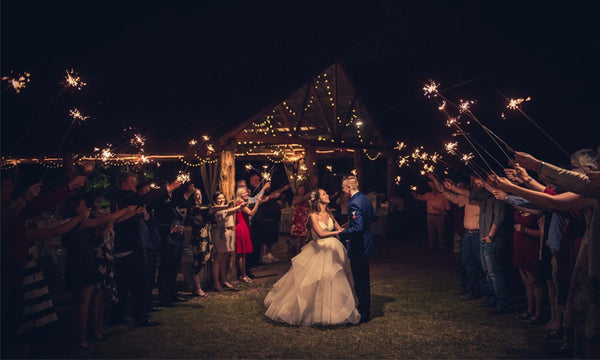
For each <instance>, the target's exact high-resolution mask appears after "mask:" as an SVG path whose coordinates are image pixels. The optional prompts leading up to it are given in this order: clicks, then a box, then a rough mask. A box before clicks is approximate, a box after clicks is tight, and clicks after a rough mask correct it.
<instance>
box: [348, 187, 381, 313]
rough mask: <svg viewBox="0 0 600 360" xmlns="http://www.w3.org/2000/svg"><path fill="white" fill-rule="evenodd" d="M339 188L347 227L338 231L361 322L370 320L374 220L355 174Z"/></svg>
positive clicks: (375, 215) (373, 212)
mask: <svg viewBox="0 0 600 360" xmlns="http://www.w3.org/2000/svg"><path fill="white" fill-rule="evenodd" d="M342 191H343V192H344V193H346V194H347V195H348V196H349V198H350V201H349V202H348V228H347V229H346V230H344V231H342V232H340V234H339V236H340V239H341V240H345V242H346V246H347V248H348V257H349V258H350V265H351V267H352V277H353V278H354V289H355V290H356V295H357V296H358V312H359V313H360V321H361V322H366V321H369V320H371V283H370V279H369V276H370V275H369V259H370V258H371V256H372V255H373V235H372V234H371V221H372V220H375V219H377V214H376V213H375V211H374V210H373V206H372V205H371V201H370V200H369V198H368V197H367V196H366V195H364V194H362V193H361V192H359V191H358V180H357V179H356V176H347V177H345V178H344V180H342Z"/></svg>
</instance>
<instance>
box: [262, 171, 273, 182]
mask: <svg viewBox="0 0 600 360" xmlns="http://www.w3.org/2000/svg"><path fill="white" fill-rule="evenodd" d="M261 176H262V178H263V180H264V181H271V173H269V172H266V171H265V172H263V173H262V174H261Z"/></svg>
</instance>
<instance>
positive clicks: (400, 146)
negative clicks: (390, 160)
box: [394, 141, 406, 151]
mask: <svg viewBox="0 0 600 360" xmlns="http://www.w3.org/2000/svg"><path fill="white" fill-rule="evenodd" d="M405 147H406V144H405V143H404V141H402V142H400V141H396V146H395V147H394V150H398V151H400V150H402V149H404V148H405Z"/></svg>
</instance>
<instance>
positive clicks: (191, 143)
mask: <svg viewBox="0 0 600 360" xmlns="http://www.w3.org/2000/svg"><path fill="white" fill-rule="evenodd" d="M197 143H198V141H197V140H196V139H192V140H190V142H189V143H188V144H190V145H192V146H194V145H196V144H197Z"/></svg>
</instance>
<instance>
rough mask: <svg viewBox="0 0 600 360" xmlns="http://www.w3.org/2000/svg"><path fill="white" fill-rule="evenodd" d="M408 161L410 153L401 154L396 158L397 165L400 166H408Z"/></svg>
mask: <svg viewBox="0 0 600 360" xmlns="http://www.w3.org/2000/svg"><path fill="white" fill-rule="evenodd" d="M409 163H410V155H405V156H401V157H400V158H399V159H398V167H399V168H401V167H403V166H404V165H406V166H408V165H409Z"/></svg>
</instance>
